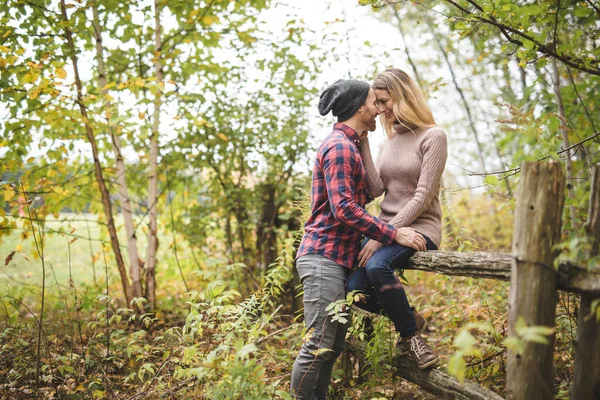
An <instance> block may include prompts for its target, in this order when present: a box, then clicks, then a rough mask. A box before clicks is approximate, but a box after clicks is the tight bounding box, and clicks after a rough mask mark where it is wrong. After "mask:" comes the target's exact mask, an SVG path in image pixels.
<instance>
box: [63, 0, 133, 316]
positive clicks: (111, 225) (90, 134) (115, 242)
mask: <svg viewBox="0 0 600 400" xmlns="http://www.w3.org/2000/svg"><path fill="white" fill-rule="evenodd" d="M60 10H61V14H62V17H63V20H64V22H65V35H66V38H67V45H68V47H69V51H70V52H71V62H72V63H73V72H74V74H75V85H76V87H77V104H78V105H79V111H80V113H81V117H82V119H83V122H84V123H85V132H86V135H87V139H88V141H89V142H90V145H91V146H92V157H93V160H94V172H95V175H96V181H97V182H98V187H99V189H100V195H101V197H102V205H103V209H104V214H105V216H106V222H107V226H108V233H109V235H110V243H111V246H112V249H113V253H114V255H115V261H116V263H117V268H118V270H119V275H120V276H121V285H122V287H123V294H124V295H125V300H126V301H127V305H129V304H130V302H131V298H132V297H131V288H130V286H129V278H128V277H127V270H126V269H125V263H124V261H123V255H122V254H121V248H120V247H119V238H118V237H117V229H116V228H115V221H114V219H113V215H112V205H111V202H110V193H109V192H108V188H107V187H106V182H105V181H104V176H103V173H102V165H101V164H100V157H99V155H98V145H97V144H96V138H95V136H94V130H93V128H92V125H91V124H90V119H89V117H88V113H87V109H86V107H85V105H84V104H83V94H82V84H81V79H80V77H79V69H78V63H77V55H76V54H75V43H74V42H73V35H72V33H71V29H70V28H69V18H68V17H67V7H66V5H65V0H61V1H60Z"/></svg>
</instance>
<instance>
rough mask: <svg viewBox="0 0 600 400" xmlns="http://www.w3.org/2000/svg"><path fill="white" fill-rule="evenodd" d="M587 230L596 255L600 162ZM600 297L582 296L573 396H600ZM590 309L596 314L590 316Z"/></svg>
mask: <svg viewBox="0 0 600 400" xmlns="http://www.w3.org/2000/svg"><path fill="white" fill-rule="evenodd" d="M586 232H587V235H588V238H589V239H590V242H591V245H592V246H591V251H590V256H591V257H594V256H597V255H598V254H599V249H598V247H599V246H600V166H598V165H596V166H595V167H594V169H593V172H592V184H591V188H590V204H589V207H588V220H587V224H586ZM599 298H600V295H591V294H583V295H582V296H581V301H580V305H579V319H578V321H577V341H576V342H575V372H574V376H573V384H572V386H571V398H572V399H573V400H587V399H600V322H598V320H597V319H596V315H595V313H593V311H594V310H592V303H593V302H594V300H596V299H599ZM591 313H593V315H591V316H590V314H591Z"/></svg>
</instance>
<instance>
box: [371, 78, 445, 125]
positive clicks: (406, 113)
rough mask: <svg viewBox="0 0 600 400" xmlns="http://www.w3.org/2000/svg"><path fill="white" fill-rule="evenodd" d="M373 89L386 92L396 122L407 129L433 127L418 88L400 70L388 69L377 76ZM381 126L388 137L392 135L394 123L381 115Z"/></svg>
mask: <svg viewBox="0 0 600 400" xmlns="http://www.w3.org/2000/svg"><path fill="white" fill-rule="evenodd" d="M371 86H372V87H373V89H379V90H387V91H388V93H389V94H390V99H391V100H392V102H393V104H394V106H393V111H394V116H395V117H396V121H398V122H399V123H400V124H401V125H403V126H406V127H407V128H409V129H411V130H412V129H414V128H427V127H431V126H435V125H436V123H435V120H434V119H433V114H432V113H431V110H430V109H429V106H428V105H427V102H426V101H425V97H424V96H423V93H422V92H421V89H419V86H417V84H416V83H415V81H413V80H412V79H411V78H410V76H408V74H407V73H406V72H404V71H402V70H401V69H398V68H389V69H386V70H385V71H384V72H382V73H381V74H379V75H377V78H375V81H374V82H373V85H371ZM381 119H382V124H383V127H384V129H385V132H386V133H387V135H388V136H389V137H392V136H393V135H394V127H393V125H394V122H396V121H393V120H389V121H388V120H387V118H386V117H385V115H383V114H382V115H381Z"/></svg>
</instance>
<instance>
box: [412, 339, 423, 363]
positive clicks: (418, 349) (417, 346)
mask: <svg viewBox="0 0 600 400" xmlns="http://www.w3.org/2000/svg"><path fill="white" fill-rule="evenodd" d="M410 351H412V352H413V353H414V354H415V356H416V357H417V358H419V359H420V358H421V356H422V355H423V354H426V353H427V348H426V347H425V344H424V343H423V342H422V341H421V340H419V337H417V336H413V337H412V338H410Z"/></svg>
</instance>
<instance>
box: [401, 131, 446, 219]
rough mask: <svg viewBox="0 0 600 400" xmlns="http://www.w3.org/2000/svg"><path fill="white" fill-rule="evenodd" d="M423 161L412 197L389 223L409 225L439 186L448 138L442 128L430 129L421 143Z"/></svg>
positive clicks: (431, 198)
mask: <svg viewBox="0 0 600 400" xmlns="http://www.w3.org/2000/svg"><path fill="white" fill-rule="evenodd" d="M421 149H422V151H423V161H422V163H421V174H420V175H419V181H418V183H417V188H416V190H415V193H414V195H413V197H412V199H411V200H410V201H409V202H408V203H407V204H406V205H405V206H404V207H403V208H402V209H401V210H400V212H398V214H396V216H394V218H392V219H391V220H390V221H389V223H390V224H392V225H394V226H397V227H404V226H410V225H411V224H412V223H413V222H414V221H415V220H416V219H417V218H418V217H419V216H420V215H421V214H422V213H423V211H425V210H426V209H427V207H428V206H429V204H430V203H431V201H432V200H433V198H434V197H435V195H436V194H437V191H438V190H439V186H440V179H441V177H442V173H443V172H444V168H445V166H446V159H447V157H448V139H447V136H446V132H445V131H444V130H442V129H435V130H432V131H431V132H429V133H428V134H427V136H426V137H425V138H424V139H423V142H422V143H421Z"/></svg>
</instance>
